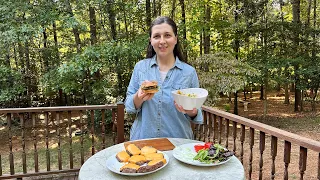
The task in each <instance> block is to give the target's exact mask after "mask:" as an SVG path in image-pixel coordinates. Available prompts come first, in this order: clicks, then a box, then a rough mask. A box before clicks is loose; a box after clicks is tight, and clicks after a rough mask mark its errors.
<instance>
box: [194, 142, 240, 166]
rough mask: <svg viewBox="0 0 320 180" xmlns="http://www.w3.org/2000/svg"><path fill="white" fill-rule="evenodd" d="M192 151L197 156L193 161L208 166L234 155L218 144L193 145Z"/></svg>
mask: <svg viewBox="0 0 320 180" xmlns="http://www.w3.org/2000/svg"><path fill="white" fill-rule="evenodd" d="M194 149H195V151H196V152H197V155H196V156H195V157H194V158H193V160H198V161H200V162H203V163H208V164H210V163H218V162H223V161H226V160H227V159H228V158H229V157H230V156H233V155H234V152H233V151H229V150H228V149H226V148H224V147H222V146H221V145H220V144H213V143H205V144H204V145H195V146H194Z"/></svg>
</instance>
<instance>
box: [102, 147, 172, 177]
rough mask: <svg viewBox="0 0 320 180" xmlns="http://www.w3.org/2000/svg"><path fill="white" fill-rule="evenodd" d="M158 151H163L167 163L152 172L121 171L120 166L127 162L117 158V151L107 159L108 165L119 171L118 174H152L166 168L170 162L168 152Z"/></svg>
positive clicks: (109, 167)
mask: <svg viewBox="0 0 320 180" xmlns="http://www.w3.org/2000/svg"><path fill="white" fill-rule="evenodd" d="M158 153H162V154H163V156H164V158H165V159H166V161H167V163H166V164H164V165H163V166H161V167H160V168H158V169H156V170H154V171H150V172H145V173H123V172H120V168H121V167H122V166H123V165H125V164H126V163H120V162H119V161H118V160H117V158H116V155H117V153H115V154H114V155H112V156H110V157H109V158H108V159H107V167H108V169H109V170H110V171H112V172H114V173H117V174H121V175H126V176H141V175H146V174H151V173H154V172H157V171H159V170H160V169H162V168H164V167H165V166H166V165H167V164H168V163H169V156H167V154H166V153H164V152H161V151H158Z"/></svg>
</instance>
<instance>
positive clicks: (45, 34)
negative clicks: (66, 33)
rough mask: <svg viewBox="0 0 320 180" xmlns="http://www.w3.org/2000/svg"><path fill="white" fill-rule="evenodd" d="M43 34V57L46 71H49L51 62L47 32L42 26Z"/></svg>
mask: <svg viewBox="0 0 320 180" xmlns="http://www.w3.org/2000/svg"><path fill="white" fill-rule="evenodd" d="M42 34H43V50H42V59H43V65H44V72H47V70H48V69H49V62H48V57H47V53H46V52H47V51H48V50H47V39H48V36H47V32H46V28H45V27H42Z"/></svg>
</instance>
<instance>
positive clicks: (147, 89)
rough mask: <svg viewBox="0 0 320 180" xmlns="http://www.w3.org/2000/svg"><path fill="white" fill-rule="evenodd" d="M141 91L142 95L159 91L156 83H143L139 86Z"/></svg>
mask: <svg viewBox="0 0 320 180" xmlns="http://www.w3.org/2000/svg"><path fill="white" fill-rule="evenodd" d="M141 90H142V91H143V92H144V93H156V92H158V91H159V89H158V82H157V81H144V82H143V83H142V84H141Z"/></svg>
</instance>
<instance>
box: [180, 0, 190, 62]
mask: <svg viewBox="0 0 320 180" xmlns="http://www.w3.org/2000/svg"><path fill="white" fill-rule="evenodd" d="M179 1H180V6H181V17H182V34H183V54H184V60H185V61H186V62H188V51H187V47H188V44H187V43H188V42H187V26H186V10H185V6H184V0H179Z"/></svg>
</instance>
